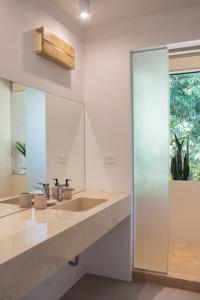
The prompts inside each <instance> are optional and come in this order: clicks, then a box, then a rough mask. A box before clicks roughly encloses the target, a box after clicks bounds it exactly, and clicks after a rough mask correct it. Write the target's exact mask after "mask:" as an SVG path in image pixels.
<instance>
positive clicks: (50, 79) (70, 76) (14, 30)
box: [0, 0, 83, 101]
mask: <svg viewBox="0 0 200 300" xmlns="http://www.w3.org/2000/svg"><path fill="white" fill-rule="evenodd" d="M0 7H1V9H0V37H1V57H0V66H1V68H0V77H2V78H7V79H10V80H13V81H15V82H19V83H23V84H25V85H27V86H33V87H35V88H37V89H44V90H46V91H48V92H52V93H55V94H57V95H61V96H64V97H69V98H70V99H73V100H76V101H78V100H79V101H82V98H83V97H82V96H83V95H82V92H83V81H82V75H83V74H82V71H83V70H82V69H83V54H82V30H81V29H80V27H79V26H78V25H76V24H75V23H74V22H73V21H72V20H71V19H70V18H69V17H68V16H67V15H66V13H64V12H62V11H59V10H58V9H57V7H56V6H55V5H54V4H53V1H48V0H42V1H40V0H30V1H27V0H1V1H0ZM40 26H45V27H47V28H48V29H49V30H50V31H52V32H53V33H55V34H56V35H58V36H60V37H61V38H63V39H64V40H65V41H66V42H68V43H69V44H72V45H73V46H74V47H75V49H76V69H75V70H74V71H71V72H70V71H66V70H65V69H63V68H62V67H60V66H58V65H56V64H54V63H52V62H50V61H48V60H47V59H44V58H42V57H40V56H38V55H37V54H35V52H34V29H35V28H37V27H40Z"/></svg>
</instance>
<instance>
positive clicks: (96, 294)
mask: <svg viewBox="0 0 200 300" xmlns="http://www.w3.org/2000/svg"><path fill="white" fill-rule="evenodd" d="M60 300H200V294H197V293H193V292H187V291H183V290H178V289H172V288H167V287H163V286H160V285H155V284H150V283H146V284H143V283H138V282H134V283H133V282H124V281H120V280H115V279H109V278H104V277H100V276H94V275H85V276H84V277H83V278H81V279H80V280H79V282H78V283H77V284H76V285H75V286H74V287H72V288H71V289H70V290H69V291H68V292H67V293H66V294H65V295H64V296H63V297H62V298H61V299H60Z"/></svg>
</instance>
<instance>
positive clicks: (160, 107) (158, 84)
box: [132, 48, 169, 273]
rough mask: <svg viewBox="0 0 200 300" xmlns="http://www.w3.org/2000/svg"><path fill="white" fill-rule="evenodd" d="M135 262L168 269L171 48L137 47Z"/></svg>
mask: <svg viewBox="0 0 200 300" xmlns="http://www.w3.org/2000/svg"><path fill="white" fill-rule="evenodd" d="M132 72H133V82H132V84H133V128H134V129H133V157H134V159H133V161H134V165H133V168H134V231H135V232H134V267H135V268H139V269H145V270H152V271H157V272H164V273H165V272H167V261H168V214H169V208H168V202H169V201H168V187H169V162H168V159H169V155H168V149H169V145H168V144H169V124H168V123H169V92H168V90H169V88H168V82H169V80H168V76H169V75H168V74H169V71H168V51H167V49H166V48H163V49H156V50H148V51H140V52H134V53H132Z"/></svg>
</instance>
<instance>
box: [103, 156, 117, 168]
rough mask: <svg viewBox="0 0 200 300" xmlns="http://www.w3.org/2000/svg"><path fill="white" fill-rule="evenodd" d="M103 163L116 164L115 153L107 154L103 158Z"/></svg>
mask: <svg viewBox="0 0 200 300" xmlns="http://www.w3.org/2000/svg"><path fill="white" fill-rule="evenodd" d="M104 164H105V165H114V164H116V155H115V154H107V155H105V158H104Z"/></svg>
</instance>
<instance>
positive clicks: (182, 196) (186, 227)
mask: <svg viewBox="0 0 200 300" xmlns="http://www.w3.org/2000/svg"><path fill="white" fill-rule="evenodd" d="M199 233H200V182H199V181H172V182H170V243H171V244H177V243H178V244H200V234H199Z"/></svg>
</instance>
